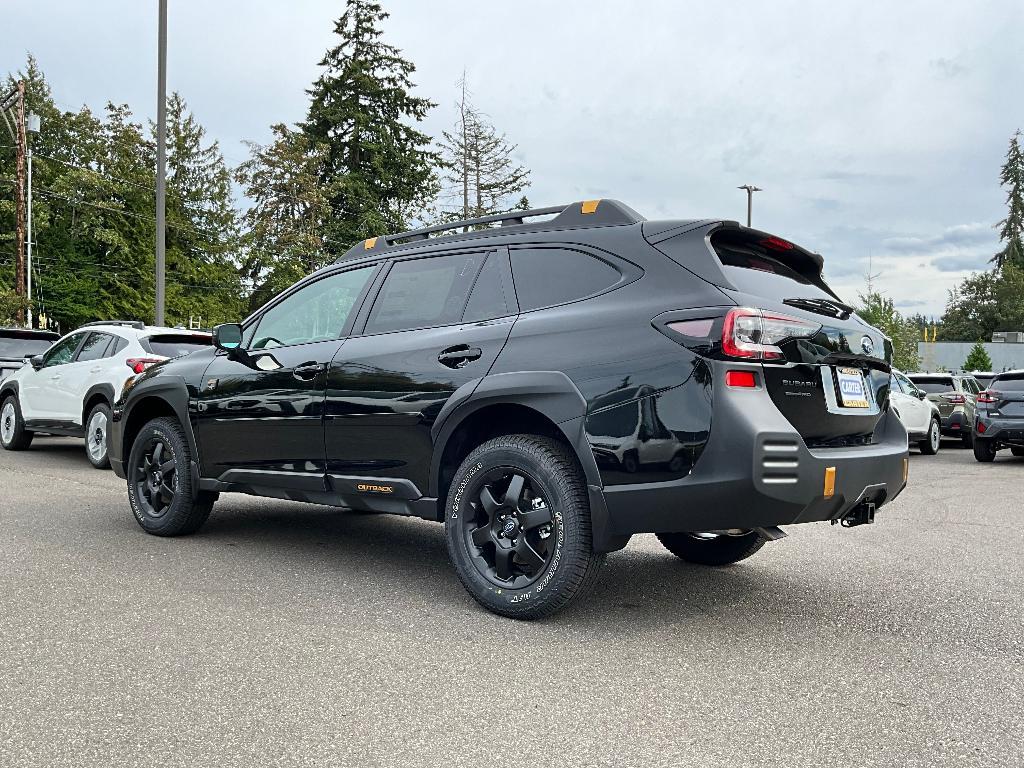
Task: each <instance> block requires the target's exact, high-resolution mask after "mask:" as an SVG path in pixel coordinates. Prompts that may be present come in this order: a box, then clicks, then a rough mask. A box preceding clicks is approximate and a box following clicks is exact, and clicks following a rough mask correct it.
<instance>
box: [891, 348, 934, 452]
mask: <svg viewBox="0 0 1024 768" xmlns="http://www.w3.org/2000/svg"><path fill="white" fill-rule="evenodd" d="M889 403H890V404H891V405H892V408H893V410H894V411H896V415H897V416H899V417H900V421H902V422H903V426H904V427H906V428H907V439H908V441H909V442H911V443H917V447H918V448H919V449H920V450H921V453H923V454H925V455H927V456H934V455H935V454H936V453H938V452H939V443H941V442H942V440H941V437H942V433H941V430H942V416H941V415H940V413H939V406H938V405H936V404H935V403H934V402H932V401H931V400H929V399H928V395H927V393H926V392H925V391H924V390H922V389H918V387H917V386H916V385H915V384H914V382H912V381H911V380H910V379H908V378H907V377H906V375H905V374H904V373H903V372H901V371H898V370H896V369H895V368H893V370H892V378H890V379H889Z"/></svg>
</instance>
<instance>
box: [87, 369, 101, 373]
mask: <svg viewBox="0 0 1024 768" xmlns="http://www.w3.org/2000/svg"><path fill="white" fill-rule="evenodd" d="M102 370H103V369H102V368H90V369H89V373H99V372H100V371H102Z"/></svg>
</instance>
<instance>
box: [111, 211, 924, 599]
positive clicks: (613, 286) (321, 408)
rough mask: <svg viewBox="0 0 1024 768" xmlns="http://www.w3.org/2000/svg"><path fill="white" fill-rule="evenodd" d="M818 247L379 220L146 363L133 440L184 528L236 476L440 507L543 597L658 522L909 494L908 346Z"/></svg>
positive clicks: (579, 226)
mask: <svg viewBox="0 0 1024 768" xmlns="http://www.w3.org/2000/svg"><path fill="white" fill-rule="evenodd" d="M451 230H462V231H461V232H458V231H457V232H456V233H455V234H451V233H450V231H451ZM445 233H448V234H445ZM821 268H822V259H821V257H820V256H818V255H816V254H814V253H811V252H809V251H807V250H805V249H803V248H801V247H799V246H797V245H794V244H793V243H791V242H789V241H787V240H783V239H781V238H778V237H775V236H773V235H770V234H767V233H765V232H759V231H757V230H754V229H749V228H746V227H741V226H739V225H737V224H736V223H734V222H729V221H711V220H705V221H681V220H676V221H646V220H645V219H644V218H643V217H641V216H640V215H639V214H637V213H636V212H635V211H633V210H631V209H630V208H628V207H627V206H625V205H623V204H621V203H619V202H617V201H614V200H600V201H587V202H583V203H574V204H572V205H568V206H564V207H561V206H560V207H557V208H547V209H539V210H534V211H518V212H515V213H512V214H508V215H504V216H491V217H485V218H482V219H476V220H473V221H470V222H457V223H453V224H450V225H445V226H441V227H432V228H427V229H422V230H417V231H413V232H405V233H401V234H397V235H388V236H381V237H375V238H370V239H368V240H366V241H365V242H363V243H359V244H358V245H357V246H356V247H354V248H353V249H351V250H350V251H349V252H348V253H347V254H345V256H344V257H343V258H341V259H340V260H339V261H338V262H337V263H335V264H333V265H331V266H329V267H327V268H324V269H322V270H320V271H318V272H316V273H315V274H313V275H310V276H309V277H307V278H305V279H303V280H301V281H300V282H298V283H297V284H295V285H294V286H292V287H291V288H290V289H288V290H287V291H285V292H284V293H282V294H281V295H280V296H278V297H277V298H275V299H274V300H272V301H271V302H270V303H268V304H267V305H266V306H264V307H263V308H262V309H260V310H259V311H257V312H256V313H254V314H253V315H252V316H251V317H249V318H248V319H247V320H245V322H243V323H242V324H241V325H233V324H232V325H222V326H219V327H218V328H217V329H216V330H215V345H216V346H215V348H211V349H210V350H209V351H199V352H196V353H193V354H191V355H189V356H187V357H184V358H179V359H177V360H171V361H168V362H165V363H161V364H158V365H155V366H153V367H152V368H150V369H149V370H148V371H146V372H145V373H143V374H142V375H140V376H138V377H137V378H136V379H134V380H133V381H132V382H130V383H129V385H128V386H127V387H126V390H125V393H124V395H123V396H122V398H121V399H120V401H119V402H118V403H117V404H116V405H115V407H114V412H113V419H112V426H111V437H110V448H109V451H110V461H111V464H112V465H113V468H114V471H115V472H116V473H117V474H118V475H119V476H120V477H124V478H127V481H128V498H129V501H130V504H131V508H132V511H133V512H134V514H135V518H136V519H137V521H138V522H139V524H140V525H141V526H142V527H143V529H145V530H146V531H147V532H149V533H152V534H156V535H161V536H172V535H178V534H186V533H192V532H194V531H196V530H197V529H198V528H199V527H200V526H201V525H202V524H203V523H204V521H205V520H206V518H207V516H208V515H209V513H210V509H211V507H212V505H213V503H214V501H215V500H216V499H217V495H218V494H219V493H220V492H224V491H238V492H242V493H250V494H256V495H260V496H273V497H278V498H287V499H293V500H302V501H308V502H315V503H320V504H329V505H335V506H338V507H345V508H349V509H355V510H364V511H375V512H390V513H395V514H401V515H414V516H417V517H422V518H425V519H428V520H436V521H438V522H441V521H443V522H444V524H445V530H446V536H447V543H448V549H449V553H450V555H451V560H452V563H453V565H454V566H455V570H456V572H457V573H458V576H459V578H460V579H461V580H462V583H463V584H464V585H465V587H466V589H467V590H468V591H469V593H470V594H471V595H472V596H473V597H474V598H475V599H476V600H477V601H478V602H480V603H481V604H482V605H483V606H485V607H486V608H488V609H490V610H492V611H494V612H496V613H500V614H504V615H507V616H512V617H516V618H536V617H541V616H546V615H549V614H551V613H553V612H554V611H556V610H558V609H559V608H561V607H563V606H564V605H566V604H567V603H568V602H570V601H571V600H572V599H573V598H574V597H577V596H579V595H580V594H582V593H583V592H584V591H585V590H586V588H587V587H588V586H589V585H591V584H592V583H593V581H594V579H595V576H596V575H597V572H598V568H599V566H600V565H601V563H602V561H603V559H604V554H605V553H606V552H610V551H614V550H617V549H620V548H621V547H623V546H625V544H626V542H627V541H628V540H629V538H630V536H631V535H632V534H634V533H640V532H654V533H656V534H658V537H659V539H660V540H661V541H662V543H663V544H664V545H665V546H666V547H667V548H668V549H669V550H670V551H671V552H673V553H675V554H676V555H678V556H679V557H681V558H683V559H684V560H687V561H689V562H692V563H701V564H708V565H724V564H728V563H733V562H736V561H738V560H742V559H743V558H746V557H749V556H750V555H752V554H753V553H754V552H756V551H757V550H758V549H760V547H761V546H762V545H763V544H764V543H765V542H766V541H770V540H773V539H776V538H780V537H781V536H782V535H783V534H782V532H781V531H780V530H779V528H778V526H781V525H790V524H794V523H806V522H813V521H823V520H829V521H831V522H833V523H836V522H840V523H842V524H844V525H846V526H852V525H858V524H861V523H868V522H871V521H872V520H873V518H874V513H875V509H876V508H877V507H879V506H880V505H882V504H883V503H885V502H887V501H889V500H891V499H892V498H893V497H895V496H896V494H898V493H899V492H900V491H901V490H902V489H903V487H904V486H905V484H906V476H907V433H906V432H905V431H904V429H903V427H902V426H901V424H900V421H899V419H898V418H897V417H896V415H895V414H894V413H893V412H892V411H891V410H890V409H889V407H888V386H889V361H890V355H891V345H890V343H889V342H888V340H887V339H885V338H884V337H883V336H882V335H881V334H880V333H879V332H878V331H877V330H875V329H874V328H871V327H869V326H868V325H866V324H865V323H864V322H863V321H862V320H860V319H859V318H858V317H857V316H856V315H854V314H853V312H852V310H851V308H850V307H848V306H846V305H844V304H843V303H842V302H841V301H839V299H838V297H837V296H836V295H835V294H834V293H833V292H832V290H831V289H830V288H829V287H828V285H826V284H825V282H824V281H823V279H822V275H821Z"/></svg>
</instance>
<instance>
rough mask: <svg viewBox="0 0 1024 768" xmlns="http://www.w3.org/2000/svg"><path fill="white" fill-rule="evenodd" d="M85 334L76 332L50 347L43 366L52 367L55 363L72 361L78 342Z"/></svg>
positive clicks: (61, 363)
mask: <svg viewBox="0 0 1024 768" xmlns="http://www.w3.org/2000/svg"><path fill="white" fill-rule="evenodd" d="M83 335H84V334H81V333H75V334H73V335H71V336H68V337H67V338H66V339H63V340H62V341H58V342H57V343H56V344H54V345H53V346H52V347H50V349H49V350H48V351H47V353H46V356H45V357H44V358H43V367H44V368H50V367H51V366H54V365H64V364H65V363H70V362H71V358H72V357H74V356H75V350H76V349H78V343H79V342H80V341H81V340H82V336H83Z"/></svg>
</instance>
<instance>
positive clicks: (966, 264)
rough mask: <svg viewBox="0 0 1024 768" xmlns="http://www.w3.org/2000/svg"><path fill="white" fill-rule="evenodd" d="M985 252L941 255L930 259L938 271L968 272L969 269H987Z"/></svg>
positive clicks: (987, 263)
mask: <svg viewBox="0 0 1024 768" xmlns="http://www.w3.org/2000/svg"><path fill="white" fill-rule="evenodd" d="M991 258H992V257H991V256H990V255H987V254H964V255H961V256H941V257H939V258H937V259H932V262H931V264H932V267H934V268H935V269H937V270H939V272H968V271H971V270H981V269H988V267H989V266H990V264H989V259H991Z"/></svg>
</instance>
